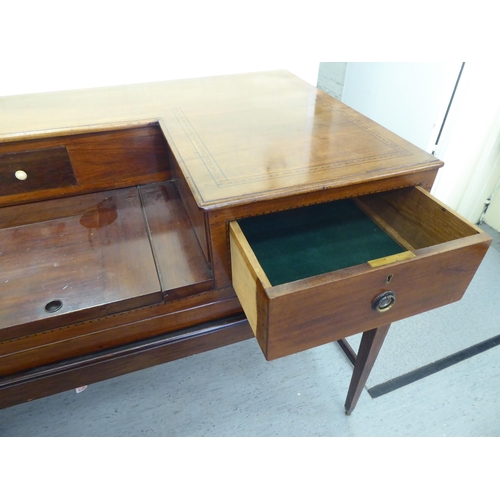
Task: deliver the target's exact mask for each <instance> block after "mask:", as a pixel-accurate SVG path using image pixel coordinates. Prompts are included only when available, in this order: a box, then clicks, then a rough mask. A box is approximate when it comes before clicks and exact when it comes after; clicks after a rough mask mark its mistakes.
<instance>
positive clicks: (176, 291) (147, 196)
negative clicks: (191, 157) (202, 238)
mask: <svg viewBox="0 0 500 500" xmlns="http://www.w3.org/2000/svg"><path fill="white" fill-rule="evenodd" d="M140 193H141V198H142V201H143V204H144V210H145V214H146V219H147V223H148V228H149V231H150V235H151V242H152V246H153V251H154V256H155V260H156V265H157V269H158V273H159V277H160V282H161V287H162V290H163V291H164V292H165V294H166V295H167V296H168V297H169V299H172V298H178V297H180V296H185V295H187V294H192V293H197V292H200V291H203V290H207V289H208V288H210V286H211V285H212V273H211V271H210V267H209V265H208V263H207V261H206V259H205V255H204V254H203V251H202V249H201V247H200V245H199V243H198V239H197V238H196V234H195V232H194V229H193V227H192V225H191V221H190V219H189V217H188V216H187V214H186V211H185V210H184V206H183V205H182V201H181V199H180V197H179V193H178V192H177V189H176V188H175V185H174V184H173V182H166V183H162V184H149V185H147V186H142V187H140Z"/></svg>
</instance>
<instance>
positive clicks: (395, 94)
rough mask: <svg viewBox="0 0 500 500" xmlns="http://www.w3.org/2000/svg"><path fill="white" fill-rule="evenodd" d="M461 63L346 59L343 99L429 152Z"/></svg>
mask: <svg viewBox="0 0 500 500" xmlns="http://www.w3.org/2000/svg"><path fill="white" fill-rule="evenodd" d="M459 71H460V63H388V62H383V63H379V62H373V63H371V62H370V63H348V65H347V71H346V77H345V82H344V90H343V94H342V101H343V102H345V103H346V104H347V105H349V106H351V107H353V108H354V109H356V110H357V111H359V112H361V113H363V114H364V115H366V116H368V117H369V118H371V119H373V120H375V121H376V122H378V123H380V124H381V125H383V126H384V127H386V128H388V129H389V130H391V131H393V132H395V133H397V134H398V135H400V136H401V137H403V138H405V139H406V140H408V141H410V142H411V143H413V144H415V145H417V146H419V147H420V148H422V149H425V150H427V151H429V152H432V145H433V144H432V143H433V140H434V138H435V137H436V135H437V133H438V131H439V126H440V124H441V121H442V118H443V116H444V114H445V112H446V106H447V104H448V102H449V99H450V96H451V94H452V92H453V87H454V85H455V82H456V79H457V76H458V73H459Z"/></svg>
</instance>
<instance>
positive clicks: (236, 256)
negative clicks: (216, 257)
mask: <svg viewBox="0 0 500 500" xmlns="http://www.w3.org/2000/svg"><path fill="white" fill-rule="evenodd" d="M229 231H230V241H231V268H232V277H233V287H234V290H235V291H236V294H237V295H238V297H239V299H240V301H241V304H242V307H243V310H244V311H245V314H246V315H247V318H248V322H249V323H250V326H251V327H252V329H253V331H254V332H256V331H257V286H258V285H257V284H258V283H259V282H260V283H261V284H262V286H263V287H264V288H270V287H271V283H269V280H268V279H267V276H266V274H265V273H264V271H263V269H262V267H261V265H260V263H259V261H258V260H257V258H256V257H255V254H254V253H253V251H252V249H251V248H250V245H249V244H248V241H247V239H246V238H245V236H244V235H243V232H242V231H241V229H240V226H239V224H238V223H237V222H231V224H230V228H229Z"/></svg>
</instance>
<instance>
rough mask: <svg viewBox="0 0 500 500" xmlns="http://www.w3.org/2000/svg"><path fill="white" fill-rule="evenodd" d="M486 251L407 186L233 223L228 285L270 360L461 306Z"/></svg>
mask: <svg viewBox="0 0 500 500" xmlns="http://www.w3.org/2000/svg"><path fill="white" fill-rule="evenodd" d="M490 243H491V238H490V237H489V236H488V235H487V234H486V233H484V232H483V231H481V230H480V229H479V228H477V227H476V226H474V225H473V224H471V223H469V222H468V221H467V220H465V219H464V218H462V217H460V216H459V215H458V214H456V213H454V212H453V211H451V210H450V209H449V208H447V207H445V206H444V205H442V204H441V203H440V202H439V201H438V200H437V199H435V198H434V197H433V196H431V195H430V194H429V193H428V192H427V191H425V190H424V189H422V188H420V187H411V188H405V189H399V190H394V191H387V192H384V193H376V194H372V195H368V196H363V197H359V198H353V199H348V200H339V201H335V202H331V203H325V204H321V205H313V206H308V207H302V208H297V209H291V210H287V211H283V212H276V213H270V214H265V215H259V216H255V217H250V218H246V219H241V220H239V221H232V222H231V223H230V246H231V267H232V282H233V286H234V289H235V291H236V294H237V296H238V298H239V300H240V302H241V305H242V307H243V310H244V311H245V314H246V315H247V318H248V321H249V323H250V326H251V327H252V330H253V332H254V334H255V336H256V338H257V340H258V342H259V344H260V346H261V349H262V351H263V352H264V355H265V357H266V359H268V360H271V359H276V358H279V357H282V356H286V355H289V354H293V353H295V352H299V351H302V350H305V349H309V348H311V347H315V346H318V345H321V344H324V343H327V342H332V341H335V340H339V339H341V338H345V337H347V336H349V335H353V334H356V333H359V332H363V331H367V330H370V329H372V328H377V327H379V326H382V325H385V324H389V323H392V322H394V321H398V320H401V319H403V318H406V317H409V316H413V315H415V314H419V313H421V312H424V311H427V310H430V309H433V308H436V307H440V306H443V305H445V304H448V303H451V302H455V301H457V300H460V299H461V298H462V296H463V294H464V292H465V290H466V289H467V287H468V285H469V283H470V281H471V279H472V277H473V276H474V274H475V272H476V270H477V268H478V266H479V264H480V263H481V261H482V259H483V257H484V254H485V253H486V250H487V249H488V247H489V245H490ZM464 307H467V304H465V303H464Z"/></svg>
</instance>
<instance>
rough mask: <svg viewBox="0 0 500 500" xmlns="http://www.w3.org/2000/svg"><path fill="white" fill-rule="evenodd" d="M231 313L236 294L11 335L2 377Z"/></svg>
mask: <svg viewBox="0 0 500 500" xmlns="http://www.w3.org/2000/svg"><path fill="white" fill-rule="evenodd" d="M198 302H200V301H198ZM150 307H158V306H150ZM231 314H241V307H240V306H239V303H238V301H237V299H236V298H232V299H228V300H219V301H206V302H204V303H203V302H202V303H201V304H200V303H198V304H197V305H193V304H190V303H185V304H184V308H181V309H180V310H177V311H171V312H168V313H164V314H157V311H151V317H148V318H145V319H142V320H139V321H134V320H133V315H131V316H129V322H128V323H127V322H124V323H122V324H121V325H114V326H110V327H108V328H107V327H106V326H105V324H106V323H107V322H106V321H105V319H106V318H103V319H100V320H99V322H98V323H97V324H94V325H92V326H93V328H91V329H89V328H87V330H88V331H86V332H85V331H84V328H81V327H80V328H76V327H74V328H72V327H70V328H68V330H67V331H65V332H62V333H61V331H60V330H59V329H57V330H53V331H47V332H43V334H34V335H32V336H26V337H20V338H16V339H10V340H8V341H4V342H0V377H2V376H7V375H12V374H13V373H18V372H21V371H24V370H30V369H33V368H36V367H40V366H44V365H47V364H49V363H56V362H62V361H65V360H68V359H71V358H74V357H78V356H85V355H92V354H95V353H98V352H101V351H104V350H106V349H111V348H115V347H117V346H120V345H123V344H128V343H131V342H137V341H140V340H144V339H147V338H152V337H155V336H158V335H162V334H165V333H172V332H175V331H176V330H179V329H182V328H188V327H192V326H193V325H197V324H200V323H203V322H207V321H212V320H214V319H217V318H222V317H225V316H229V315H231ZM87 326H88V325H87Z"/></svg>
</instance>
